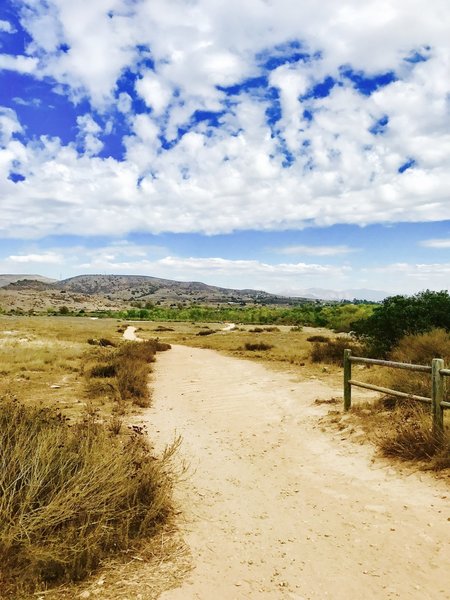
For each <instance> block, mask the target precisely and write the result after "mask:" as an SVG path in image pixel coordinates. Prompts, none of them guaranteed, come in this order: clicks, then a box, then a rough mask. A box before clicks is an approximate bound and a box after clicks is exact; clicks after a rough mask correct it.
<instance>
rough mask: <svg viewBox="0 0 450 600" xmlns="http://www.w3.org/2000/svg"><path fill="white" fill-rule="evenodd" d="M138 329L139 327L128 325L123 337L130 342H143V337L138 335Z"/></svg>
mask: <svg viewBox="0 0 450 600" xmlns="http://www.w3.org/2000/svg"><path fill="white" fill-rule="evenodd" d="M136 331H137V327H133V326H132V325H128V327H127V328H126V329H125V331H124V332H123V336H122V337H123V339H124V340H128V341H129V342H142V339H141V338H140V337H138V336H137V335H136Z"/></svg>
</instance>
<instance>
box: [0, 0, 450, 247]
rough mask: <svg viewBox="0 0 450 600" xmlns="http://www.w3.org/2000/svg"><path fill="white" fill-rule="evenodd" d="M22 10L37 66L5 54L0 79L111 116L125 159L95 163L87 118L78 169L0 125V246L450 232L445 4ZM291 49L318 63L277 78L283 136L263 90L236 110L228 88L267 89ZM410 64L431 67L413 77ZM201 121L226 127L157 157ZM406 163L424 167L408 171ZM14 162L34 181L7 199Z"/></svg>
mask: <svg viewBox="0 0 450 600" xmlns="http://www.w3.org/2000/svg"><path fill="white" fill-rule="evenodd" d="M23 5H24V9H23V12H22V20H23V23H24V25H25V26H26V27H27V29H28V31H29V33H30V35H31V36H32V39H33V41H32V43H31V44H30V45H29V46H28V47H27V48H26V52H27V56H19V57H12V56H9V55H0V68H1V67H2V66H3V68H8V69H15V70H18V71H20V72H28V73H33V75H34V76H35V77H47V78H53V80H54V81H55V82H56V83H57V84H59V85H60V86H61V87H60V88H59V89H60V91H64V93H68V94H69V95H70V97H71V98H72V99H80V98H81V97H83V96H87V98H88V99H89V100H90V102H91V103H92V105H93V106H94V107H96V108H98V109H99V110H100V111H103V113H104V114H105V115H108V111H109V110H110V109H111V107H112V105H115V106H117V108H118V110H119V111H121V112H122V113H123V114H124V115H126V120H127V122H128V123H129V125H130V131H129V132H128V135H127V136H126V137H125V139H124V144H125V147H126V160H125V161H118V160H115V159H113V158H108V159H100V158H99V157H98V156H96V155H97V154H98V153H99V151H100V150H101V149H102V141H101V134H102V133H104V132H101V131H100V130H99V129H100V128H99V126H98V124H97V123H95V121H94V120H93V119H92V117H90V116H89V115H84V116H82V117H79V119H78V125H79V128H80V132H81V133H80V138H79V140H78V141H80V140H81V141H82V143H83V145H84V152H83V155H81V154H78V153H77V151H76V150H75V148H74V146H73V145H68V146H66V147H64V146H63V145H62V144H61V143H59V142H58V141H57V140H50V139H48V138H43V139H41V140H33V141H32V142H30V143H28V144H25V143H23V142H20V143H19V142H18V140H16V139H13V138H14V135H13V132H12V131H11V129H10V127H11V126H12V125H11V123H13V122H14V123H16V125H14V126H15V127H18V129H16V130H15V131H19V130H20V127H21V124H20V123H18V121H17V119H16V118H15V117H14V119H13V120H11V119H12V117H11V116H8V117H7V119H6V117H5V116H3V117H2V116H0V125H1V124H2V122H1V119H2V118H3V122H4V123H3V130H4V131H6V134H4V135H5V136H6V137H5V141H4V142H3V143H4V149H3V150H1V151H0V152H1V154H0V173H1V175H2V176H3V180H2V182H1V183H0V191H1V193H2V221H1V224H0V232H1V234H2V235H3V236H5V237H9V236H25V237H39V236H44V235H47V234H52V233H55V232H57V233H73V234H80V233H83V234H89V235H95V234H100V233H102V234H111V235H121V234H124V233H127V232H129V231H133V230H139V231H150V232H161V231H173V232H194V231H200V232H204V233H218V232H229V231H233V230H238V229H240V230H245V229H286V228H302V227H305V226H306V225H311V224H315V225H321V226H327V225H331V224H335V223H354V224H359V225H365V224H368V223H375V222H386V223H387V222H396V221H433V220H442V219H449V218H450V203H449V197H448V190H449V189H450V173H449V170H448V156H449V155H450V132H449V129H448V97H449V94H450V82H449V78H448V72H449V69H450V47H449V41H448V31H447V23H448V18H450V5H449V4H448V2H447V0H433V2H432V3H431V4H430V3H429V2H425V0H413V1H412V2H411V1H408V2H406V0H397V1H396V2H394V1H393V0H383V1H382V2H381V3H380V2H379V0H377V2H375V0H367V1H366V2H364V3H363V4H361V2H359V1H358V0H345V1H344V2H339V3H337V2H335V0H323V2H322V3H321V5H320V9H319V8H318V5H317V2H315V1H313V0H303V1H302V2H298V1H296V0H277V3H276V5H274V4H273V3H270V2H264V1H263V0H249V1H248V2H241V1H239V2H238V0H230V1H229V2H227V3H226V4H224V3H220V2H211V1H210V0H198V2H195V3H193V2H167V0H151V1H148V0H144V1H143V2H140V3H130V2H127V1H126V0H96V1H95V2H93V1H92V0H80V1H79V2H76V3H74V2H73V1H72V0H52V1H50V2H42V1H41V0H26V1H25V2H24V3H23ZM289 40H291V41H292V40H298V41H299V42H300V43H301V44H302V45H301V47H300V48H299V50H300V51H305V52H309V53H310V54H311V55H314V53H320V54H316V55H315V58H314V59H312V60H309V61H301V60H300V61H299V62H297V63H295V64H284V65H280V66H278V68H276V69H274V70H272V71H271V73H270V74H269V81H270V85H271V86H273V88H276V89H277V90H278V92H279V102H280V109H281V112H280V119H279V120H278V121H277V123H276V125H275V127H274V128H273V129H271V127H270V126H269V125H268V123H267V110H268V109H270V108H273V106H271V102H272V101H271V100H270V99H268V98H267V97H266V96H264V95H263V94H261V93H259V94H258V92H257V90H255V89H253V91H247V92H243V93H242V94H240V95H239V96H236V97H234V98H233V102H232V103H231V105H227V106H225V104H224V100H225V98H226V95H225V93H224V92H223V91H221V90H220V89H219V88H220V86H232V85H234V84H238V83H239V82H241V81H242V80H243V79H245V78H247V77H256V76H258V75H260V74H261V71H260V70H259V67H258V64H257V63H258V61H259V62H260V63H261V62H264V59H263V58H262V56H263V53H264V51H266V50H267V49H270V48H273V47H274V46H276V45H278V47H277V48H278V49H276V50H273V52H274V53H275V54H277V53H278V55H280V53H281V52H282V51H281V50H280V46H279V45H280V44H286V42H288V41H289ZM62 44H64V45H65V46H64V47H65V51H61V50H60V48H61V45H62ZM137 45H139V47H140V48H141V50H140V52H141V57H142V56H143V55H145V58H146V62H145V64H146V65H147V66H145V67H140V66H139V65H138V51H137V49H136V48H137ZM425 47H429V49H428V50H426V49H425ZM142 48H146V49H147V50H142ZM414 51H421V52H422V53H423V54H424V55H425V54H426V56H427V60H426V61H424V62H419V63H417V64H414V65H413V64H412V63H408V62H407V61H405V60H404V58H405V57H406V56H407V55H408V54H409V53H411V52H414ZM2 61H3V62H2ZM150 63H151V64H152V67H150V66H149V64H150ZM343 65H349V66H351V67H352V68H353V69H354V70H359V69H360V70H363V71H364V72H365V73H368V74H372V75H374V74H377V73H380V72H385V71H389V70H394V71H395V72H396V74H397V76H398V81H396V82H393V83H391V84H390V85H388V86H386V87H384V88H382V89H380V90H378V91H377V92H375V93H373V94H372V95H371V96H365V95H363V94H361V93H359V92H358V91H357V90H356V89H355V87H354V85H353V83H352V82H351V81H350V80H348V79H345V78H343V77H342V76H341V75H340V73H339V68H340V67H342V66H343ZM125 69H129V70H130V71H131V72H133V73H139V77H138V79H137V82H136V90H137V92H138V94H139V95H140V96H141V97H142V99H143V100H144V102H145V103H146V105H147V106H148V107H150V108H151V109H152V112H151V113H150V114H139V115H134V114H133V113H132V98H131V96H130V94H132V93H133V92H132V90H131V89H129V90H128V91H127V92H124V91H120V90H118V88H117V82H118V79H119V78H120V76H121V74H122V73H123V72H124V70H125ZM326 77H332V78H334V79H335V80H337V79H339V84H338V85H336V86H335V87H334V88H333V89H332V91H331V93H330V94H329V96H327V97H325V98H309V99H308V98H304V99H303V101H302V102H300V101H299V97H302V96H304V95H305V93H306V92H307V91H308V90H309V89H310V88H311V86H314V85H316V84H318V83H320V82H322V81H323V80H324V79H325V78H326ZM116 96H118V97H116ZM305 110H306V111H309V112H310V113H311V114H312V115H313V118H312V119H310V118H309V117H307V116H305V112H304V111H305ZM195 111H217V112H222V111H224V112H225V114H223V116H221V117H220V121H221V126H220V127H216V128H211V127H208V125H207V123H206V121H204V122H202V123H198V124H197V125H196V126H195V127H193V128H192V129H191V131H189V132H188V133H187V134H185V135H184V137H182V139H181V141H178V143H174V145H173V147H172V148H171V149H163V148H162V146H161V137H162V136H165V138H166V139H168V140H171V141H174V140H176V139H177V137H178V135H179V133H178V130H179V128H180V127H187V125H188V124H189V123H190V122H191V120H192V115H193V114H194V113H195ZM2 114H3V115H5V113H2ZM111 114H112V113H111ZM385 115H386V116H387V117H388V122H387V124H386V126H385V131H384V133H383V134H379V135H374V134H373V133H371V132H370V129H371V127H373V125H374V124H375V123H376V122H377V121H378V120H379V119H381V118H383V117H384V116H385ZM6 120H7V121H8V124H5V123H6ZM191 124H192V123H191ZM8 127H9V129H8ZM275 129H276V130H277V131H276V132H275V131H274V130H275ZM8 132H9V133H8ZM409 159H413V160H414V161H415V165H414V168H412V169H409V170H408V171H406V172H405V173H403V174H401V173H399V172H398V169H399V167H401V166H402V165H404V164H405V163H406V162H407V161H408V160H409ZM17 161H19V162H20V164H21V166H22V168H23V170H24V172H25V171H26V181H24V182H21V183H18V184H13V183H12V182H10V181H9V180H8V175H9V172H10V168H11V165H13V164H15V163H17ZM285 161H287V162H291V163H292V164H291V165H290V167H289V168H285V166H286V162H285ZM283 162H285V165H283ZM302 252H303V253H306V254H308V251H307V250H305V249H304V250H302ZM324 252H327V250H324ZM334 252H336V251H334ZM337 252H340V253H343V250H342V251H339V250H338V251H337ZM309 255H312V253H309ZM320 255H322V256H326V255H327V254H326V253H325V254H320Z"/></svg>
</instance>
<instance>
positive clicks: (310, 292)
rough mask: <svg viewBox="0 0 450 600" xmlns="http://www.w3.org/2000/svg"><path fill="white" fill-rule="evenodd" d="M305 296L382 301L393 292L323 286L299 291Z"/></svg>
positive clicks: (310, 297)
mask: <svg viewBox="0 0 450 600" xmlns="http://www.w3.org/2000/svg"><path fill="white" fill-rule="evenodd" d="M299 294H301V296H302V297H303V298H309V299H311V300H337V301H338V300H367V301H368V302H381V301H383V300H384V299H385V298H387V297H388V296H392V295H393V294H392V293H389V292H383V291H380V290H369V289H364V288H361V289H350V290H327V289H322V288H308V289H305V290H301V291H300V292H299Z"/></svg>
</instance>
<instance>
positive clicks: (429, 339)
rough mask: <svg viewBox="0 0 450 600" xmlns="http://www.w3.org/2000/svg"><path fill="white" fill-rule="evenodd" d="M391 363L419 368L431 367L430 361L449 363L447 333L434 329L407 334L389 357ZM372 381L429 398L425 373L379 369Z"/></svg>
mask: <svg viewBox="0 0 450 600" xmlns="http://www.w3.org/2000/svg"><path fill="white" fill-rule="evenodd" d="M388 357H389V359H390V360H393V361H396V362H406V363H413V364H419V365H431V361H432V359H433V358H443V359H444V360H445V362H446V363H447V364H448V363H449V362H450V334H448V333H447V332H446V331H445V330H444V329H433V330H432V331H429V332H427V333H421V334H418V335H407V336H405V337H404V338H402V339H401V340H400V341H399V343H398V344H397V345H396V346H395V348H393V350H392V351H391V352H390V353H389V355H388ZM372 381H373V382H374V383H376V384H378V385H382V386H383V387H388V388H391V389H394V390H399V391H401V392H406V393H409V394H416V395H419V396H425V397H427V398H429V397H430V395H431V380H430V375H429V374H428V373H417V372H413V371H403V370H398V369H386V368H383V369H380V370H379V371H378V372H376V373H374V374H373V375H372Z"/></svg>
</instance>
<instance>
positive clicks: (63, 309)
mask: <svg viewBox="0 0 450 600" xmlns="http://www.w3.org/2000/svg"><path fill="white" fill-rule="evenodd" d="M69 313H70V310H69V308H68V307H67V306H60V307H59V314H60V315H68V314H69Z"/></svg>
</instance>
